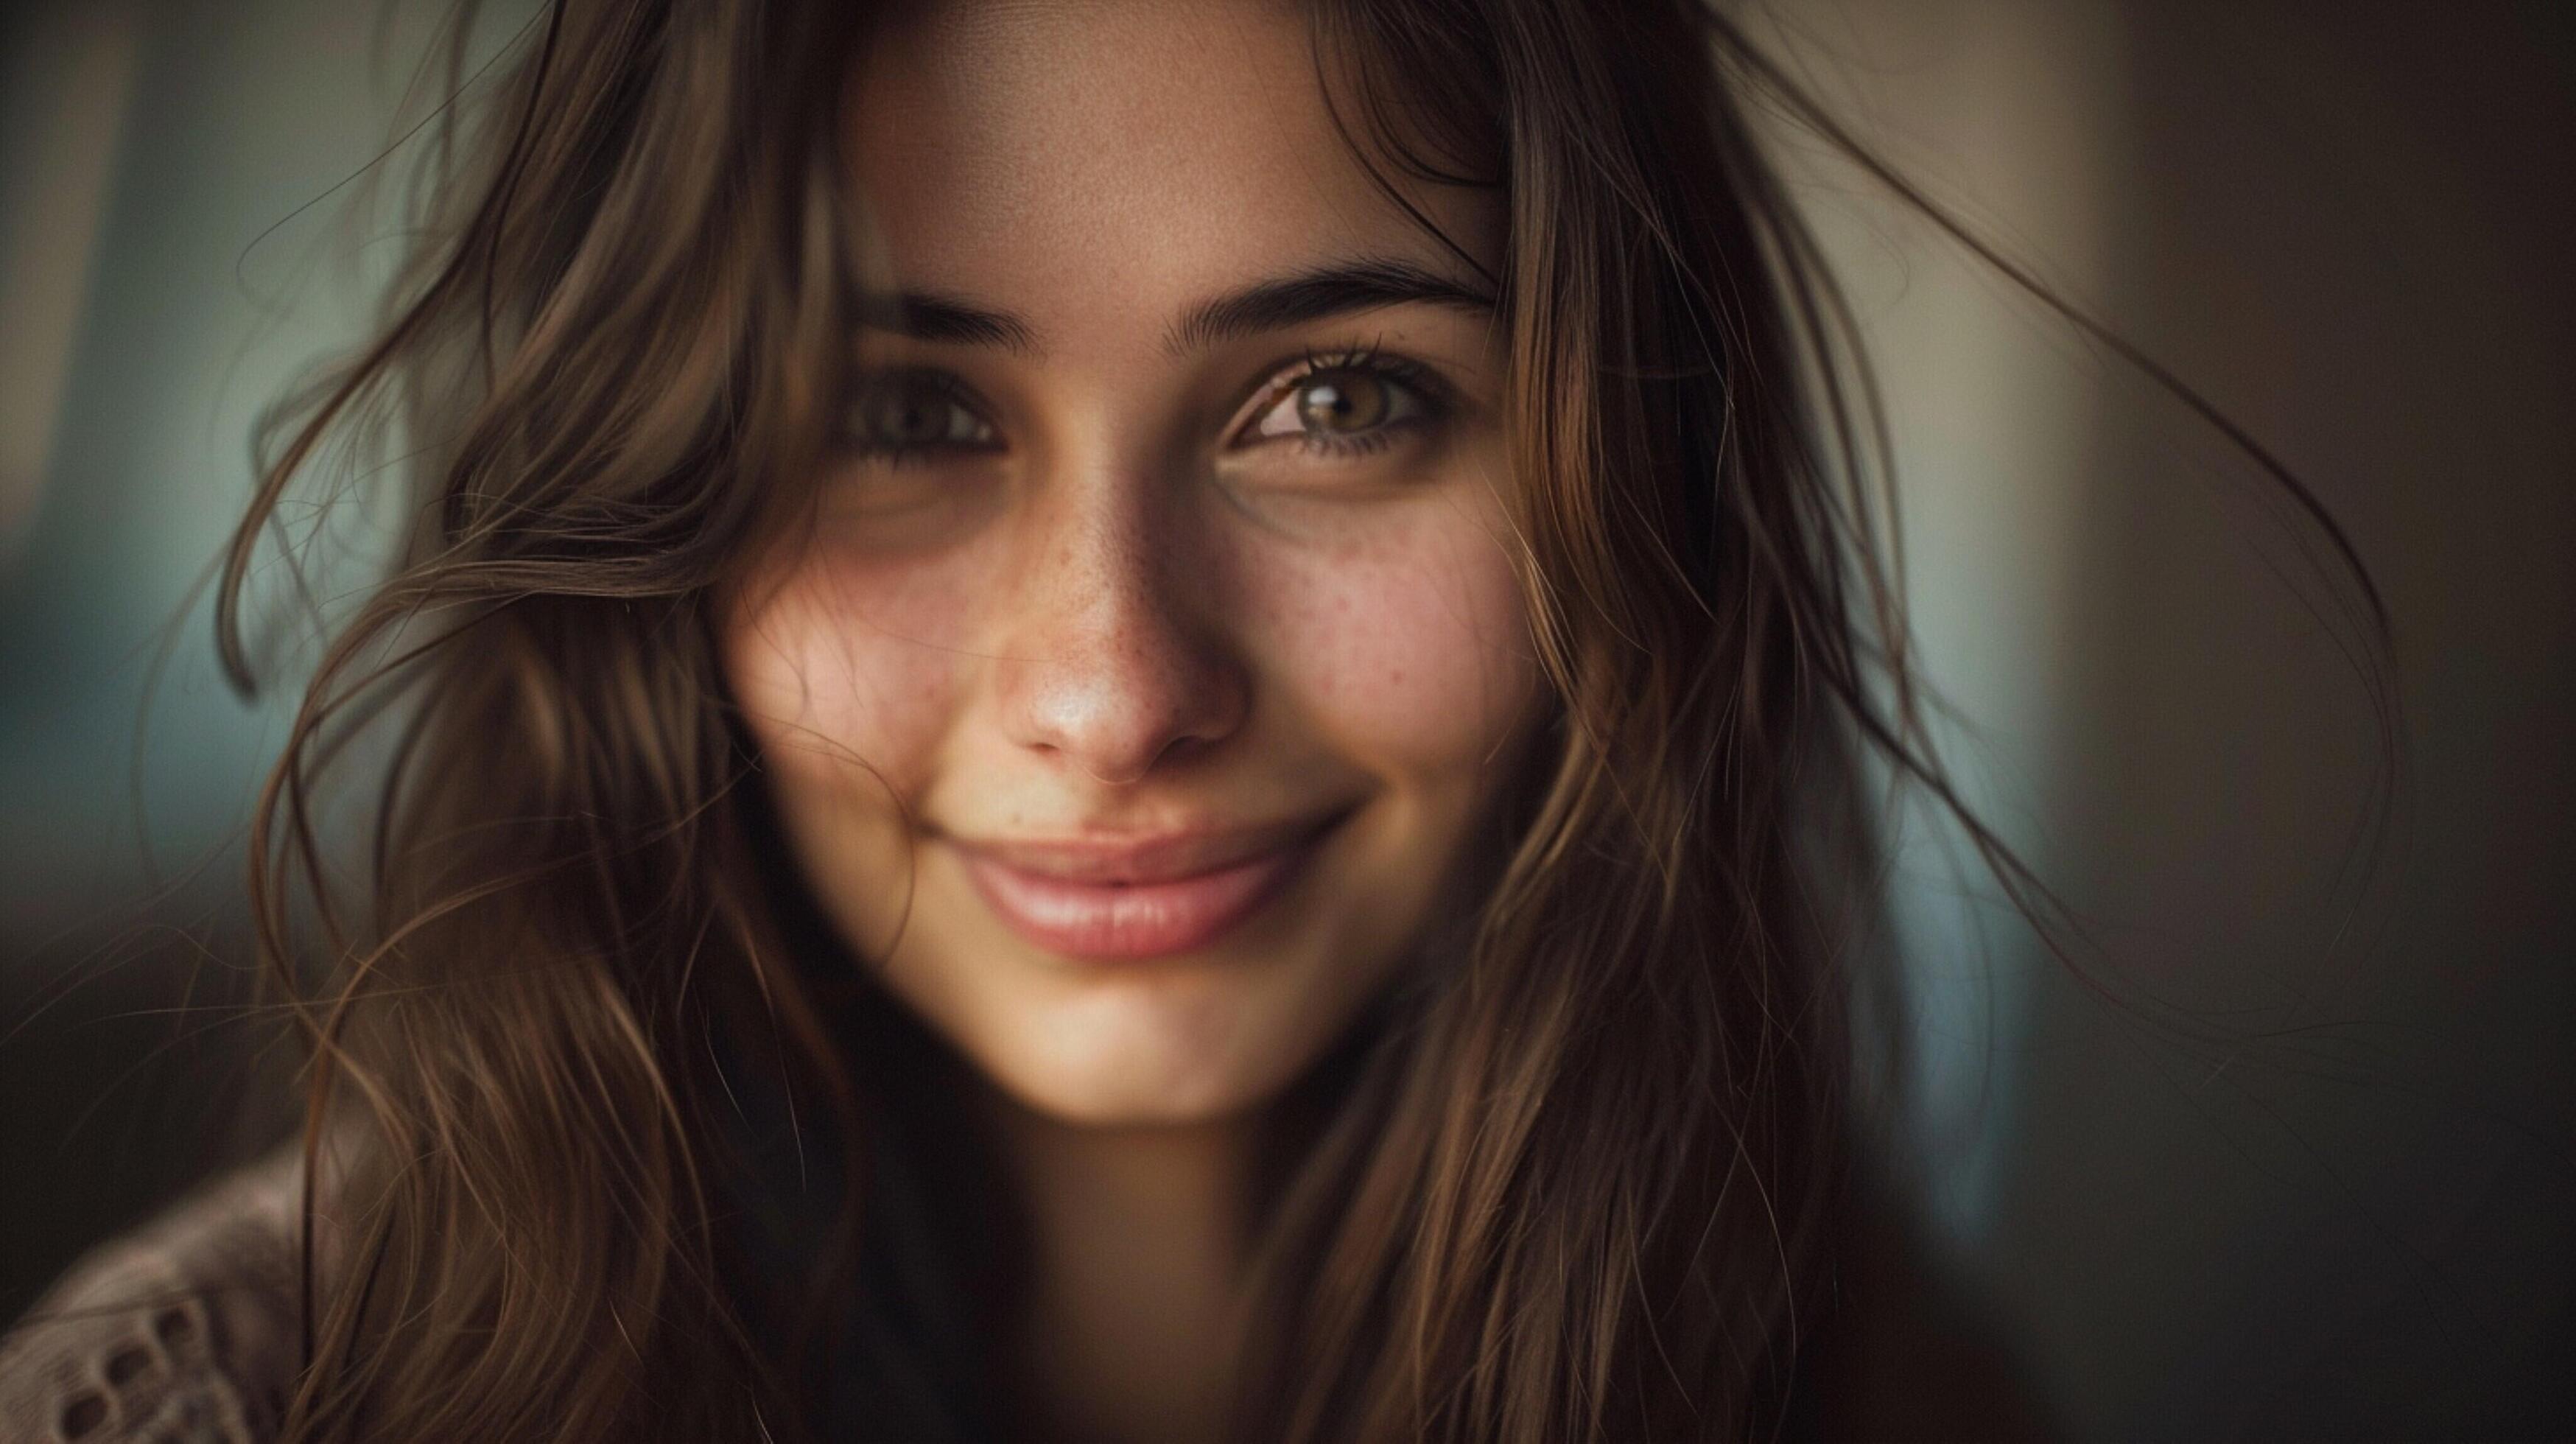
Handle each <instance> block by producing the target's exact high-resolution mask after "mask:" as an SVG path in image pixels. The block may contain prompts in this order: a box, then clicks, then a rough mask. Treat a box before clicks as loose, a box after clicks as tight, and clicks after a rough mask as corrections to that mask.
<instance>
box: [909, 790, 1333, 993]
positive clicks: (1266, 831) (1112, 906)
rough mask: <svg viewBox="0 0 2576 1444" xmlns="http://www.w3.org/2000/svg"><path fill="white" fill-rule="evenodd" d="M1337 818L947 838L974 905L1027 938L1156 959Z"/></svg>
mask: <svg viewBox="0 0 2576 1444" xmlns="http://www.w3.org/2000/svg"><path fill="white" fill-rule="evenodd" d="M1338 820H1339V818H1338V815H1337V816H1336V817H1334V818H1331V819H1326V820H1324V821H1321V822H1317V821H1314V820H1303V821H1299V822H1294V823H1287V824H1279V825H1274V826H1269V827H1260V828H1244V829H1237V830H1234V831H1231V832H1188V833H1167V834H1164V835H1161V836H1158V837H1152V838H1143V839H1108V840H1096V839H1081V840H1074V841H1066V842H998V841H989V842H967V841H964V840H962V839H961V840H959V841H958V843H957V849H958V852H959V855H960V856H962V857H963V858H964V859H965V862H966V875H967V877H968V878H969V879H971V880H972V881H973V882H974V884H975V890H976V891H977V892H978V893H980V894H982V895H983V898H984V902H985V904H986V905H987V906H989V907H991V908H992V909H993V912H994V913H995V915H996V916H998V917H1000V918H1001V920H1002V921H1003V922H1005V923H1007V924H1009V925H1010V927H1011V929H1012V930H1013V931H1014V932H1017V933H1018V934H1019V935H1020V936H1022V937H1024V938H1026V939H1028V940H1029V941H1030V942H1032V943H1035V944H1037V945H1038V946H1039V947H1041V948H1045V949H1047V950H1048V951H1050V952H1055V953H1061V954H1064V955H1066V956H1069V957H1076V958H1091V959H1099V960H1104V961H1107V960H1122V959H1138V958H1158V957H1166V956H1169V955H1171V954H1174V953H1185V952H1189V951H1192V950H1194V949H1197V948H1204V947H1207V946H1209V945H1210V944H1212V943H1214V942H1216V941H1217V939H1219V938H1221V937H1223V936H1224V935H1225V934H1226V933H1227V932H1229V931H1231V930H1233V928H1234V927H1235V926H1236V925H1237V924H1238V923H1241V922H1242V921H1243V920H1244V919H1245V918H1247V917H1250V916H1251V915H1252V914H1253V913H1254V912H1255V911H1257V910H1258V909H1259V908H1260V907H1261V905H1262V904H1263V903H1265V902H1267V901H1269V900H1270V898H1271V897H1272V896H1273V895H1275V894H1276V893H1277V892H1278V891H1279V890H1280V889H1281V888H1282V887H1284V886H1285V885H1286V884H1287V883H1288V881H1289V880H1290V879H1291V878H1292V877H1294V876H1295V875H1296V873H1297V870H1298V868H1299V867H1300V866H1301V865H1302V864H1303V863H1304V862H1305V861H1306V859H1307V858H1308V857H1309V856H1311V855H1312V854H1313V852H1314V850H1315V844H1316V843H1317V842H1318V841H1319V840H1320V839H1321V838H1322V836H1323V834H1324V832H1325V831H1326V830H1327V829H1328V828H1329V827H1330V826H1331V824H1332V822H1334V821H1338Z"/></svg>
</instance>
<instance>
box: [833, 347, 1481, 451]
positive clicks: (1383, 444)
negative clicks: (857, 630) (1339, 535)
mask: <svg viewBox="0 0 2576 1444" xmlns="http://www.w3.org/2000/svg"><path fill="white" fill-rule="evenodd" d="M1335 375H1367V376H1374V377H1377V378H1379V379H1380V380H1382V381H1385V382H1387V383H1389V384H1391V385H1393V386H1395V387H1396V388H1398V389H1399V390H1401V391H1403V392H1404V393H1405V394H1406V395H1407V396H1408V397H1409V398H1410V399H1411V401H1412V402H1413V405H1414V408H1415V411H1414V414H1413V415H1411V416H1407V417H1401V418H1397V419H1395V420H1392V421H1388V422H1386V423H1384V424H1382V425H1380V426H1377V427H1375V428H1373V429H1372V430H1370V431H1368V432H1367V433H1365V434H1363V435H1359V436H1335V435H1332V434H1329V433H1325V432H1317V431H1304V430H1301V431H1299V432H1298V433H1297V434H1296V435H1295V436H1294V437H1273V438H1268V439H1269V440H1280V441H1292V442H1293V443H1294V444H1295V446H1296V447H1297V449H1298V450H1300V451H1303V452H1305V453H1307V454H1309V455H1314V456H1327V457H1334V458H1340V459H1348V458H1353V457H1359V456H1368V455H1373V454H1375V453H1377V452H1380V451H1383V450H1385V449H1386V448H1387V447H1388V446H1391V445H1393V444H1394V441H1395V433H1397V432H1399V431H1404V430H1408V429H1411V428H1415V427H1420V426H1426V425H1431V424H1434V423H1437V422H1439V421H1440V420H1442V419H1443V418H1445V417H1446V416H1447V414H1448V411H1449V400H1448V395H1447V389H1446V387H1445V386H1444V385H1443V384H1442V382H1441V381H1440V378H1439V377H1438V375H1437V374H1436V373H1435V372H1434V371H1433V370H1432V369H1431V368H1430V367H1428V366H1426V365H1424V364H1423V363H1421V362H1419V361H1415V360H1413V359H1411V358H1409V357H1404V356H1392V355H1388V354H1386V353H1385V352H1383V351H1381V350H1379V349H1378V348H1377V347H1376V346H1375V345H1366V346H1358V345H1354V346H1347V347H1342V348H1339V349H1336V350H1332V351H1308V352H1307V353H1306V354H1305V355H1304V356H1303V357H1301V358H1299V359H1298V360H1297V361H1296V362H1295V363H1294V364H1293V365H1292V366H1291V367H1290V369H1288V370H1285V371H1280V372H1274V373H1272V376H1271V378H1270V379H1269V380H1267V381H1265V382H1263V383H1262V385H1261V387H1260V389H1259V390H1258V391H1257V392H1256V393H1255V394H1256V396H1257V397H1258V398H1259V401H1258V405H1257V407H1256V408H1254V409H1252V410H1251V416H1250V419H1248V420H1246V421H1244V422H1242V423H1241V424H1239V425H1237V426H1236V427H1235V428H1234V429H1233V432H1232V435H1233V436H1235V437H1241V436H1242V434H1243V433H1244V432H1245V431H1247V430H1249V429H1250V428H1251V427H1253V426H1255V425H1257V424H1258V423H1259V421H1260V419H1261V418H1262V417H1265V416H1267V415H1269V414H1270V412H1271V410H1272V409H1273V408H1275V407H1276V406H1278V405H1279V403H1280V402H1282V401H1284V400H1286V399H1287V398H1288V397H1290V396H1292V395H1294V394H1296V392H1297V391H1298V390H1299V389H1301V388H1303V387H1305V386H1307V385H1309V384H1311V383H1313V382H1314V381H1315V380H1316V379H1317V378H1319V377H1326V376H1335ZM886 386H916V387H920V388H922V389H923V390H924V391H926V392H928V393H930V394H931V395H933V396H936V397H937V398H938V399H940V400H942V401H945V402H946V403H948V404H949V405H952V406H955V407H958V408H960V409H962V410H964V411H966V412H967V413H968V414H970V415H972V416H973V417H975V418H976V419H977V420H978V421H979V422H981V423H982V424H983V425H984V426H985V427H986V428H988V429H990V428H992V426H993V423H992V421H991V419H990V418H989V417H988V416H987V415H986V414H985V408H984V406H983V404H982V401H981V398H979V397H977V396H976V395H975V393H974V391H973V390H972V389H971V388H970V387H968V386H967V385H966V383H965V382H963V381H961V380H959V379H958V378H957V377H956V376H955V375H954V374H953V373H950V372H947V371H938V370H931V369H926V368H925V369H921V370H907V371H895V372H888V373H886V374H884V375H881V376H877V377H873V378H870V379H868V380H867V381H865V382H863V383H862V384H861V385H860V386H859V388H858V389H857V391H856V393H855V396H854V399H853V400H852V402H851V408H852V411H853V413H855V412H856V411H857V409H858V408H859V407H861V406H864V405H865V404H867V402H868V401H869V400H871V399H873V392H874V389H875V388H877V387H886ZM1254 439H1255V440H1259V439H1261V438H1254ZM843 444H844V446H845V447H846V448H847V449H848V450H849V452H850V453H851V454H852V455H854V456H857V457H860V458H863V459H867V460H873V461H882V462H884V463H885V464H887V465H889V466H903V465H906V464H910V463H915V462H919V461H921V460H923V459H924V458H925V457H927V456H929V455H930V454H932V453H934V452H937V451H942V450H947V449H950V448H952V447H959V446H961V445H962V444H961V443H956V442H933V443H930V444H927V445H922V444H913V443H904V442H888V441H883V440H880V439H877V438H873V437H869V436H867V435H864V434H860V433H858V432H857V431H855V430H852V431H845V433H844V436H843ZM965 449H969V450H981V449H983V448H981V447H966V448H965Z"/></svg>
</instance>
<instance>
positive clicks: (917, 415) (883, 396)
mask: <svg viewBox="0 0 2576 1444" xmlns="http://www.w3.org/2000/svg"><path fill="white" fill-rule="evenodd" d="M845 432H846V435H847V437H848V440H849V443H850V445H851V446H852V447H853V448H854V449H856V450H858V451H860V452H862V453H865V454H868V455H879V456H897V457H900V456H906V455H910V454H913V453H916V452H922V451H930V450H935V449H940V448H957V449H961V450H982V449H985V448H988V447H990V446H991V445H993V442H994V433H993V425H992V423H991V422H989V421H986V420H985V419H984V418H983V416H982V415H980V414H979V413H978V412H977V411H976V410H975V408H974V407H972V406H970V405H968V404H967V402H966V399H965V398H964V397H963V396H961V395H959V394H958V390H957V386H956V383H954V382H952V381H949V380H948V379H946V378H944V377H941V376H937V375H932V374H929V373H925V372H900V373H897V374H894V375H891V376H884V377H879V378H878V379H876V380H875V381H872V382H870V383H869V384H868V385H866V386H865V387H863V388H862V389H861V390H860V392H859V394H858V397H857V399H856V400H855V402H854V403H853V404H852V405H851V407H850V413H849V418H848V421H847V423H846V428H845Z"/></svg>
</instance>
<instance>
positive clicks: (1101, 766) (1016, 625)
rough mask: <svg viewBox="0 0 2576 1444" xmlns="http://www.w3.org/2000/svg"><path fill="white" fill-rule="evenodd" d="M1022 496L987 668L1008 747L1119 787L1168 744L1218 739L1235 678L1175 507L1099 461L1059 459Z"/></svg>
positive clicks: (1241, 682)
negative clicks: (1020, 528) (1021, 525)
mask: <svg viewBox="0 0 2576 1444" xmlns="http://www.w3.org/2000/svg"><path fill="white" fill-rule="evenodd" d="M1034 491H1035V494H1033V495H1032V496H1031V497H1030V503H1029V504H1030V510H1029V511H1028V512H1027V513H1026V525H1027V526H1028V527H1029V532H1028V535H1027V536H1026V537H1025V538H1024V541H1023V545H1022V546H1021V547H1020V548H1019V549H1018V551H1019V557H1020V561H1019V564H1018V567H1017V570H1018V572H1019V575H1018V576H1017V577H1016V578H1014V579H1011V582H1010V584H1009V585H1008V587H1007V589H1006V590H1007V594H1008V597H1009V601H1008V603H1007V612H1008V622H1007V626H1006V629H1005V633H1006V634H1005V635H1004V636H1003V637H1002V638H1001V639H1000V641H1001V646H1000V648H999V649H998V651H999V657H998V660H997V662H996V666H997V668H998V669H999V672H998V678H997V680H998V686H997V689H996V690H997V693H998V701H999V702H1000V705H1001V708H1002V714H1003V725H1004V726H1005V728H1006V729H1007V730H1008V731H1009V732H1010V734H1011V737H1012V740H1013V741H1014V742H1016V743H1018V744H1020V745H1021V746H1024V747H1029V748H1032V749H1035V750H1038V751H1040V752H1044V753H1048V754H1051V755H1052V756H1054V757H1055V758H1056V759H1057V760H1059V761H1061V762H1063V763H1064V764H1066V765H1068V766H1073V767H1078V768H1079V769H1080V770H1082V771H1083V772H1084V773H1086V774H1088V775H1090V776H1091V777H1093V778H1095V779H1097V780H1100V781H1104V782H1118V783H1124V782H1132V781H1136V780H1139V779H1141V778H1142V777H1143V776H1144V775H1145V774H1146V773H1147V772H1148V771H1150V770H1151V769H1152V768H1153V766H1154V764H1155V762H1156V761H1157V760H1158V759H1161V758H1163V757H1164V756H1166V755H1167V754H1170V753H1173V752H1175V751H1177V750H1180V748H1179V747H1178V746H1176V744H1180V745H1182V746H1186V745H1187V744H1190V743H1206V742H1211V741H1214V740H1216V739H1217V738H1219V737H1222V736H1223V735H1225V734H1226V733H1228V732H1231V731H1232V730H1233V729H1234V728H1235V727H1236V726H1238V725H1239V724H1240V721H1241V717H1242V713H1243V711H1244V708H1245V705H1246V699H1245V695H1244V694H1245V691H1246V679H1245V678H1244V676H1243V675H1242V671H1241V669H1240V668H1239V667H1238V666H1236V665H1235V662H1234V659H1233V658H1231V657H1230V656H1229V655H1228V649H1227V647H1226V646H1225V644H1224V638H1223V636H1222V629H1221V627H1219V626H1218V625H1217V622H1218V620H1219V619H1218V618H1217V617H1216V616H1215V615H1214V609H1213V607H1212V606H1211V601H1212V599H1213V596H1214V593H1213V592H1212V591H1211V590H1210V588H1209V582H1210V581H1211V580H1212V579H1211V578H1210V577H1209V576H1208V575H1207V568H1206V566H1205V564H1204V563H1205V559H1204V558H1202V557H1201V556H1200V555H1199V553H1200V550H1201V549H1200V547H1199V546H1198V545H1197V541H1198V539H1197V537H1196V535H1195V532H1194V527H1193V525H1192V516H1191V513H1190V512H1189V510H1188V508H1187V506H1186V505H1185V504H1184V499H1183V498H1180V497H1177V496H1175V495H1172V494H1171V491H1172V489H1171V488H1168V487H1166V486H1163V485H1161V484H1160V479H1159V478H1157V477H1155V476H1153V475H1151V474H1150V473H1149V472H1147V471H1146V469H1145V468H1143V467H1139V466H1133V465H1125V466H1122V465H1118V464H1116V463H1113V462H1109V461H1106V460H1101V461H1096V462H1092V463H1088V464H1069V465H1067V466H1065V467H1063V468H1061V469H1060V472H1059V474H1058V475H1056V476H1054V477H1051V478H1048V479H1047V481H1046V482H1045V483H1044V484H1042V485H1041V486H1039V487H1037V488H1035V489H1034Z"/></svg>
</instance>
